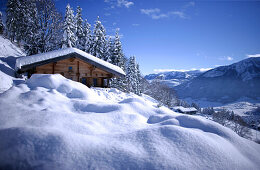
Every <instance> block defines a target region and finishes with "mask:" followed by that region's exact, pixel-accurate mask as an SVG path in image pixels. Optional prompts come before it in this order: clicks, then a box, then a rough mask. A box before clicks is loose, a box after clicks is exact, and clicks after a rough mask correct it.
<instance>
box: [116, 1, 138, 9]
mask: <svg viewBox="0 0 260 170" xmlns="http://www.w3.org/2000/svg"><path fill="white" fill-rule="evenodd" d="M132 5H134V3H133V2H131V1H127V0H117V6H119V7H121V6H125V7H126V8H129V7H130V6H132Z"/></svg>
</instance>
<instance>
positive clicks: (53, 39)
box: [35, 0, 63, 53]
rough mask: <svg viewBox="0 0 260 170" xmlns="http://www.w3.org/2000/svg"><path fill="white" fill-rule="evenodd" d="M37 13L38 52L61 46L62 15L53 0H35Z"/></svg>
mask: <svg viewBox="0 0 260 170" xmlns="http://www.w3.org/2000/svg"><path fill="white" fill-rule="evenodd" d="M36 7H37V14H38V33H37V34H36V35H35V36H37V39H38V48H39V52H40V53H44V52H47V51H51V50H55V49H58V48H60V47H61V40H62V34H63V32H62V27H63V21H62V15H61V14H60V13H59V12H58V10H57V8H56V7H55V3H54V1H53V0H36Z"/></svg>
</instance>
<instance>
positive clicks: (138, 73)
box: [136, 63, 142, 95]
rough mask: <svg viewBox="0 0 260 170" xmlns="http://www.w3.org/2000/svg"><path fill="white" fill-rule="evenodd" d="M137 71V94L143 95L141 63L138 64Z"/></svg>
mask: <svg viewBox="0 0 260 170" xmlns="http://www.w3.org/2000/svg"><path fill="white" fill-rule="evenodd" d="M136 72H137V93H136V94H137V95H141V93H142V75H141V71H140V67H139V64H138V63H137V64H136Z"/></svg>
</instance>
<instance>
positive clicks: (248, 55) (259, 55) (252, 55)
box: [246, 54, 260, 58]
mask: <svg viewBox="0 0 260 170" xmlns="http://www.w3.org/2000/svg"><path fill="white" fill-rule="evenodd" d="M246 56H247V57H248V58H249V57H260V54H247V55H246Z"/></svg>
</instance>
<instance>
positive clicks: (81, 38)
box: [76, 6, 85, 50]
mask: <svg viewBox="0 0 260 170" xmlns="http://www.w3.org/2000/svg"><path fill="white" fill-rule="evenodd" d="M76 36H77V43H76V47H77V48H78V49H80V50H84V49H85V48H84V46H85V35H84V27H83V19H82V8H80V7H79V6H78V7H77V13H76Z"/></svg>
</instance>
